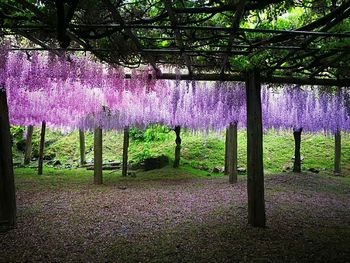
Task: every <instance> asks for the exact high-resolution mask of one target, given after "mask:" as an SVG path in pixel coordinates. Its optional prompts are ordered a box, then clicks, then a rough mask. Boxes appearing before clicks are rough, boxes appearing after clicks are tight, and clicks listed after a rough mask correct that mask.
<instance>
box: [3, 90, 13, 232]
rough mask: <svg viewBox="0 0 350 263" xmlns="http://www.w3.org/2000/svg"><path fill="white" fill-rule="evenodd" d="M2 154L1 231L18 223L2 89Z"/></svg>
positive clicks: (6, 115) (8, 129)
mask: <svg viewBox="0 0 350 263" xmlns="http://www.w3.org/2000/svg"><path fill="white" fill-rule="evenodd" d="M0 153H1V154H0V230H7V229H8V228H11V227H13V226H14V225H15V223H16V196H15V183H14V178H13V163H12V145H11V135H10V124H9V117H8V108H7V99H6V91H5V90H3V89H1V88H0Z"/></svg>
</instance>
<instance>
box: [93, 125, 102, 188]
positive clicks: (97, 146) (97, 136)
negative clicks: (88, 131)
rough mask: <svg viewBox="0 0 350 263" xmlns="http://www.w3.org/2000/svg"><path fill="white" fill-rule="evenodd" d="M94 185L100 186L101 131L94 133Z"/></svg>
mask: <svg viewBox="0 0 350 263" xmlns="http://www.w3.org/2000/svg"><path fill="white" fill-rule="evenodd" d="M94 184H102V129H101V128H96V129H95V132H94Z"/></svg>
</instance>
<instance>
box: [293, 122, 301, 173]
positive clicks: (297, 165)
mask: <svg viewBox="0 0 350 263" xmlns="http://www.w3.org/2000/svg"><path fill="white" fill-rule="evenodd" d="M302 131H303V129H302V128H300V129H294V131H293V136H294V142H295V150H294V166H293V172H294V173H300V172H301V155H300V144H301V132H302Z"/></svg>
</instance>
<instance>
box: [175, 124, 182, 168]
mask: <svg viewBox="0 0 350 263" xmlns="http://www.w3.org/2000/svg"><path fill="white" fill-rule="evenodd" d="M174 131H175V134H176V140H175V143H176V147H175V159H174V168H178V167H179V166H180V151H181V137H180V132H181V127H180V126H175V129H174Z"/></svg>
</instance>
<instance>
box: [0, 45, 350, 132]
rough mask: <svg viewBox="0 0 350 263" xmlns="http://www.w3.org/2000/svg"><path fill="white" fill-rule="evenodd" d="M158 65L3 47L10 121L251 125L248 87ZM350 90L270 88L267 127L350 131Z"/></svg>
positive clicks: (265, 98)
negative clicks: (177, 75)
mask: <svg viewBox="0 0 350 263" xmlns="http://www.w3.org/2000/svg"><path fill="white" fill-rule="evenodd" d="M152 74H154V73H153V72H152V70H151V69H149V68H144V69H143V70H133V71H132V73H131V78H130V79H126V78H125V73H124V70H123V69H122V68H119V67H113V66H107V65H105V64H102V63H99V62H96V61H94V60H93V59H92V58H91V57H89V56H73V55H70V56H69V57H67V56H57V55H56V54H52V53H46V52H45V53H40V54H39V53H37V52H33V53H32V54H30V57H29V56H28V54H26V53H23V52H9V51H8V49H7V47H6V46H5V45H3V46H1V48H0V84H1V86H2V87H3V88H6V90H7V95H8V104H9V110H10V121H11V123H12V124H16V125H39V124H40V123H41V122H42V121H46V123H47V124H48V125H49V126H51V127H54V128H71V129H73V128H80V129H85V130H86V129H93V128H95V127H101V128H103V129H122V128H124V127H125V126H138V127H145V126H147V125H148V124H150V123H162V124H165V125H168V126H170V127H174V126H176V125H180V126H183V127H187V128H190V129H195V130H197V129H214V130H220V129H223V128H225V127H227V126H228V125H229V123H232V122H236V123H238V125H239V126H240V127H245V125H246V104H245V103H246V102H245V86H244V84H242V83H236V82H204V81H180V80H179V79H178V80H175V81H170V80H156V79H155V78H150V75H152ZM349 97H350V94H349V91H348V90H346V89H344V88H343V89H341V88H338V89H337V90H335V91H334V92H322V91H320V90H319V89H316V88H311V87H300V86H295V85H294V86H284V87H283V88H268V87H266V86H264V87H263V88H262V107H263V125H264V128H265V129H267V128H275V129H292V128H302V129H303V130H304V131H311V132H314V131H325V132H335V131H339V130H344V131H349V130H350V117H349V112H350V110H349V106H348V105H347V104H346V98H349Z"/></svg>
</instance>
